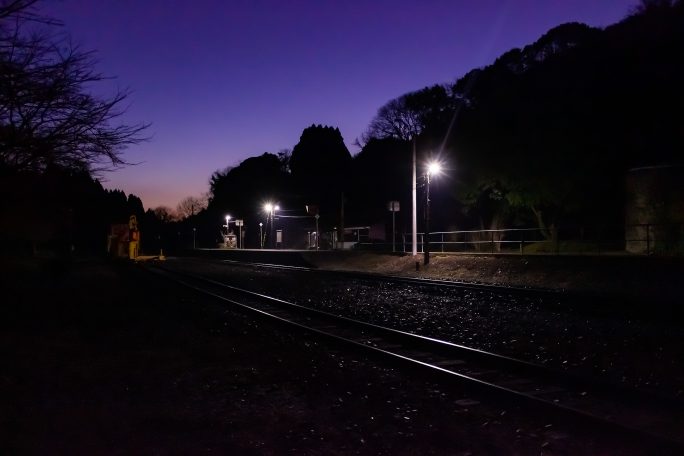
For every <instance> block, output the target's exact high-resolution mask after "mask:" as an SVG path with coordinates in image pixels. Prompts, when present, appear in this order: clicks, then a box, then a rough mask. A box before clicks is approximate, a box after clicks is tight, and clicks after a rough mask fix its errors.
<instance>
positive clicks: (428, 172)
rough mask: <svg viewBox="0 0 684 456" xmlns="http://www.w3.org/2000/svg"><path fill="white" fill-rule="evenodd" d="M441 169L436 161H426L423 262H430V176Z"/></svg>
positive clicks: (426, 263) (425, 263)
mask: <svg viewBox="0 0 684 456" xmlns="http://www.w3.org/2000/svg"><path fill="white" fill-rule="evenodd" d="M441 171H442V166H441V165H440V164H439V163H438V162H434V161H433V162H430V163H428V166H427V170H426V172H425V241H424V244H425V248H424V250H425V258H424V260H423V264H424V265H425V266H427V265H428V264H430V176H436V175H438V174H439V173H440V172H441Z"/></svg>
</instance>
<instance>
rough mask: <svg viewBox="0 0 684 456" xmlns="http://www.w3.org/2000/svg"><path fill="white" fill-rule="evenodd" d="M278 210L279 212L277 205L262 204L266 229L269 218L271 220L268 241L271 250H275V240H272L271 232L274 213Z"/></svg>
mask: <svg viewBox="0 0 684 456" xmlns="http://www.w3.org/2000/svg"><path fill="white" fill-rule="evenodd" d="M278 210H280V206H278V205H277V204H273V203H266V204H264V211H265V212H266V228H268V219H269V218H270V219H271V233H270V235H269V236H270V238H271V239H269V241H270V244H271V248H273V249H275V248H276V243H275V239H274V238H273V230H274V227H273V225H274V223H273V218H274V215H275V212H276V211H278Z"/></svg>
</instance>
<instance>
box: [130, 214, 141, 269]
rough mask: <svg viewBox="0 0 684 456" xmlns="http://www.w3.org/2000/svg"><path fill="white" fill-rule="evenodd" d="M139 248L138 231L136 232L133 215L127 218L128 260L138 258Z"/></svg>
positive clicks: (136, 223)
mask: <svg viewBox="0 0 684 456" xmlns="http://www.w3.org/2000/svg"><path fill="white" fill-rule="evenodd" d="M139 247H140V231H139V230H138V219H137V218H136V217H135V215H131V216H130V217H129V218H128V258H129V259H131V260H135V259H136V258H137V257H138V254H139V251H138V249H139Z"/></svg>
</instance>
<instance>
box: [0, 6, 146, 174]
mask: <svg viewBox="0 0 684 456" xmlns="http://www.w3.org/2000/svg"><path fill="white" fill-rule="evenodd" d="M35 3H36V2H35V1H29V0H25V1H21V0H16V1H8V0H5V1H3V2H2V3H0V73H1V75H2V77H1V78H0V166H2V167H5V168H7V169H10V170H13V171H27V170H31V171H44V170H45V169H47V168H49V167H54V166H59V167H62V168H70V169H84V170H88V171H91V172H93V171H94V172H97V171H100V170H104V169H111V168H116V167H118V166H121V165H124V164H126V162H125V161H124V159H123V158H122V156H121V151H122V149H123V148H125V147H126V146H128V145H131V144H136V143H138V142H140V141H142V140H143V139H144V138H143V137H142V136H141V135H142V133H143V131H144V130H145V129H146V128H147V125H146V124H137V125H127V124H123V123H119V119H120V117H121V115H122V114H123V113H124V105H125V104H126V101H127V98H128V96H129V93H128V92H127V91H119V92H116V93H115V94H114V95H113V96H111V97H110V98H102V97H97V96H94V95H92V94H91V93H89V90H91V89H92V87H93V85H94V84H97V83H100V82H102V81H104V80H105V79H107V78H106V77H105V76H103V75H101V74H100V73H98V72H96V71H95V69H94V68H95V64H96V61H95V57H94V53H93V52H85V51H82V50H80V49H79V48H78V47H75V46H73V45H72V44H71V42H70V41H69V39H68V38H67V37H66V36H65V35H63V34H58V33H56V32H55V31H54V30H53V29H54V27H55V26H56V22H55V21H50V20H49V19H43V18H41V17H40V16H39V15H37V14H36V13H35V11H34V10H33V6H34V4H35Z"/></svg>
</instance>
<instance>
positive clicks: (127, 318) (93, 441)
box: [0, 261, 649, 455]
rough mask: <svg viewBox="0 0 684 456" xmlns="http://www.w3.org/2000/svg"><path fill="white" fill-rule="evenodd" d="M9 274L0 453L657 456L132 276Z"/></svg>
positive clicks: (105, 268) (37, 268)
mask: <svg viewBox="0 0 684 456" xmlns="http://www.w3.org/2000/svg"><path fill="white" fill-rule="evenodd" d="M0 267H1V269H0V272H2V277H3V279H5V280H6V282H5V284H4V289H5V294H4V296H5V297H6V299H3V301H2V304H1V305H0V358H1V359H2V364H1V368H0V453H2V454H197V453H199V454H210V453H214V454H216V453H218V454H241V455H250V454H266V455H269V454H298V455H299V454H307V455H336V454H340V455H341V454H380V455H383V454H386V455H397V454H402V455H423V454H438V455H441V454H454V455H471V454H520V455H528V454H529V455H531V454H535V455H536V454H556V455H562V454H568V455H575V454H625V455H632V454H647V453H648V451H649V449H648V448H644V447H643V446H640V445H639V444H638V443H635V442H630V441H622V440H621V441H612V440H610V438H608V437H606V436H602V435H592V433H591V431H587V430H586V429H585V430H578V429H571V428H561V427H559V425H558V424H557V423H554V422H553V421H551V420H549V419H546V418H544V417H534V416H529V414H528V413H526V412H525V411H524V410H519V409H502V408H501V407H500V406H499V405H498V404H496V403H495V402H494V401H491V400H489V401H488V400H487V399H486V398H478V397H472V396H470V395H465V394H463V393H459V391H458V390H457V389H454V388H447V387H445V386H444V385H438V384H434V383H431V382H429V381H426V380H424V379H421V378H419V377H416V376H406V375H405V374H404V373H403V372H402V371H398V370H395V369H394V368H392V367H391V366H382V365H381V366H376V365H375V364H374V363H373V362H372V360H368V359H366V358H364V357H361V356H357V355H354V354H353V353H347V352H341V351H338V350H337V349H335V347H330V346H324V345H320V344H319V343H318V342H316V341H315V340H307V339H302V338H300V337H294V336H292V335H290V334H289V333H288V332H286V331H283V330H282V329H279V328H276V327H272V326H270V325H269V324H266V323H259V322H255V321H254V320H252V319H251V318H248V317H245V316H242V315H240V314H235V313H232V312H230V311H228V310H226V309H225V308H223V307H219V306H217V305H214V304H211V303H208V302H206V301H205V300H204V299H201V298H199V297H198V296H197V295H196V294H193V293H191V292H189V291H186V290H185V289H180V288H178V287H176V286H175V285H171V284H170V283H168V282H166V281H164V280H163V279H161V278H158V277H156V276H151V275H148V274H147V273H146V272H144V271H142V270H140V269H139V268H135V267H132V266H130V265H126V264H106V263H101V262H97V261H85V262H79V263H47V264H45V263H35V262H22V263H20V264H17V262H10V263H7V262H4V263H0ZM262 279H263V277H262V276H257V278H256V279H254V280H260V281H261V280H262Z"/></svg>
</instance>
